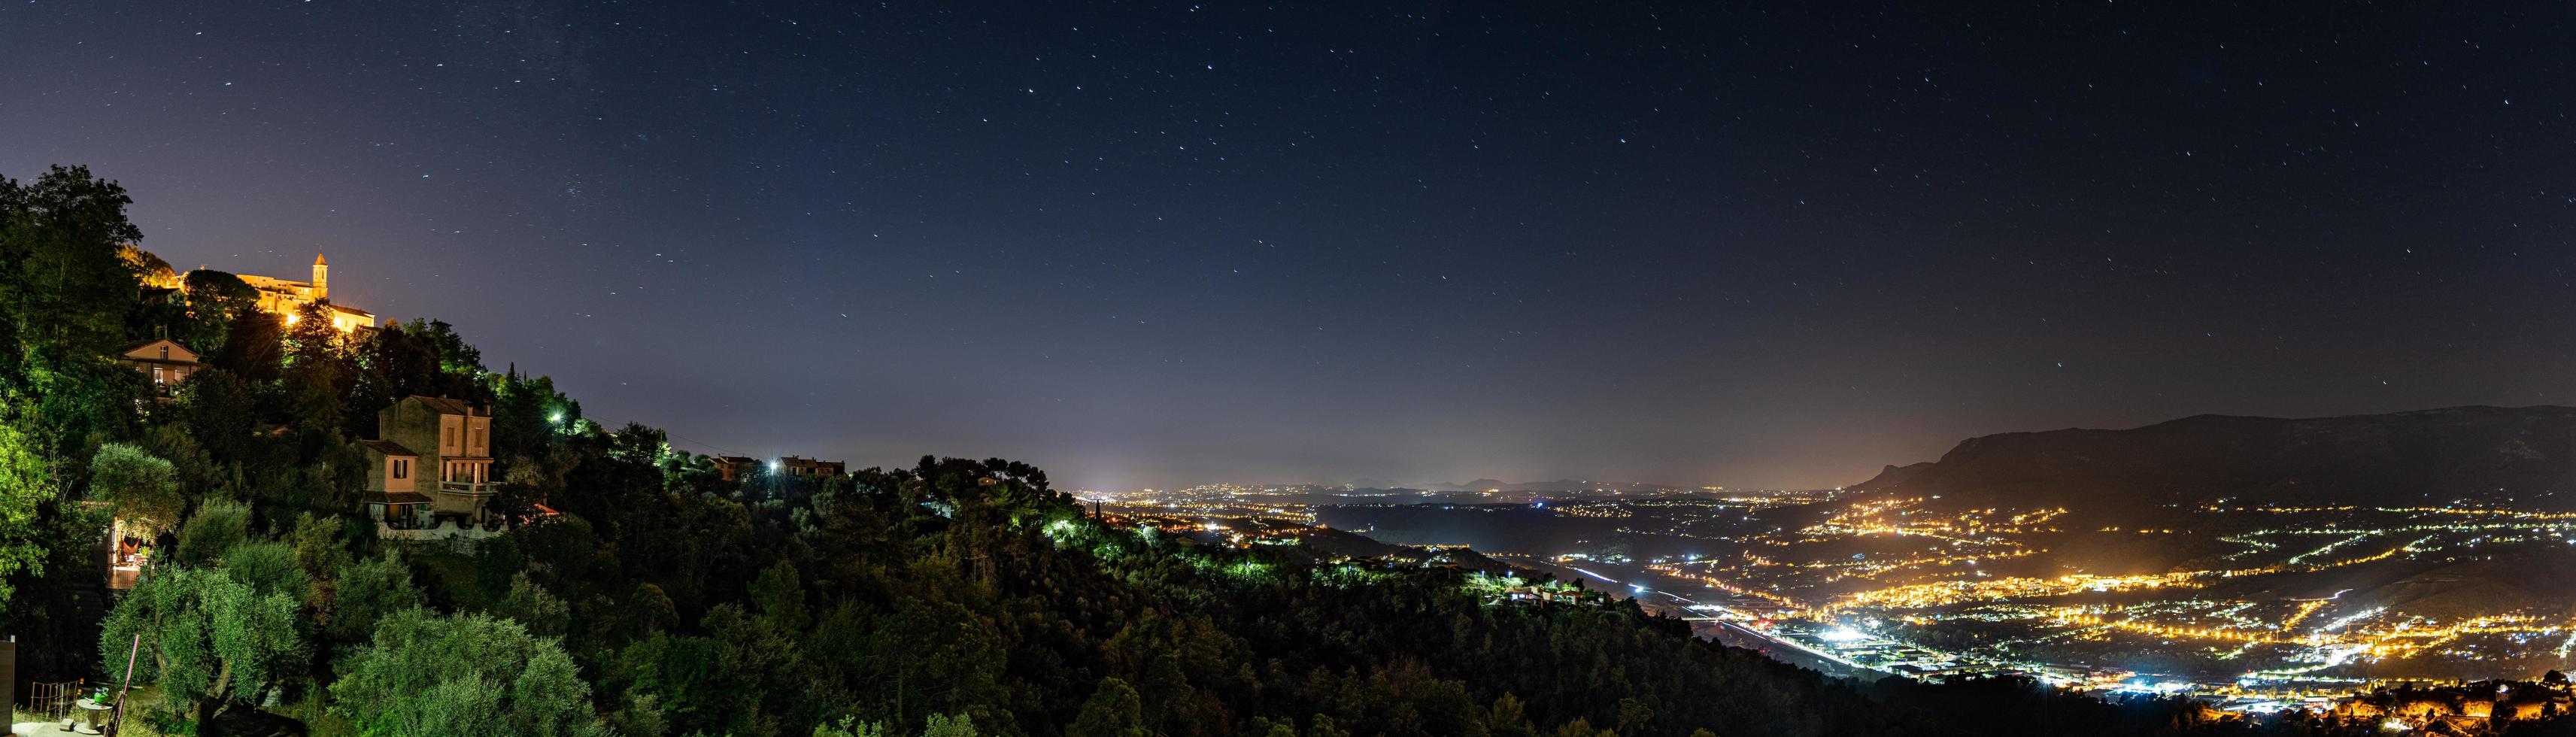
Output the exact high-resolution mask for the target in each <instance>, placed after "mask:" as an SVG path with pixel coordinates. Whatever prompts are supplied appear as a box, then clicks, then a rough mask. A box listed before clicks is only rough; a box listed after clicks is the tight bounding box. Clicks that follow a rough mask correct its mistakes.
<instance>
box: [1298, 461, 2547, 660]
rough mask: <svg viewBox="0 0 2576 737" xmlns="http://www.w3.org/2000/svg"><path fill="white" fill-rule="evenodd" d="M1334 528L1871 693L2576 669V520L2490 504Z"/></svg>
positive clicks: (1684, 500) (1524, 518)
mask: <svg viewBox="0 0 2576 737" xmlns="http://www.w3.org/2000/svg"><path fill="white" fill-rule="evenodd" d="M1315 514H1316V516H1317V517H1318V518H1319V519H1321V520H1322V522H1323V523H1324V524H1327V525H1335V526H1348V529H1352V530H1355V531H1359V532H1361V533H1362V534H1366V535H1371V536H1373V537H1378V538H1380V539H1383V540H1387V541H1390V542H1402V543H1409V544H1427V543H1444V542H1446V543H1468V544H1472V545H1474V546H1475V547H1476V548H1477V549H1478V550H1480V551H1483V552H1486V553H1488V554H1492V555H1495V556H1497V558H1498V559H1499V560H1504V561H1507V562H1510V563H1512V564H1514V565H1520V566H1526V567H1529V568H1531V569H1534V570H1541V571H1547V572H1550V573H1554V574H1556V575H1558V576H1559V577H1560V578H1562V579H1566V580H1579V581H1583V582H1585V583H1586V584H1588V585H1590V586H1593V587H1595V588H1607V589H1610V590H1612V591H1613V592H1614V593H1622V594H1628V595H1633V596H1635V597H1636V599H1637V601H1638V603H1639V604H1640V605H1642V606H1646V607H1648V608H1649V609H1653V610H1658V611H1664V612H1666V613H1669V614H1673V615H1677V616H1684V617H1688V618H1691V619H1694V620H1697V621H1699V622H1700V623H1701V629H1702V631H1703V633H1705V634H1708V635H1710V636H1713V637H1717V638H1719V639H1721V640H1726V641H1729V642H1731V643H1733V644H1739V645H1745V646H1748V647H1755V648H1757V649H1763V650H1766V651H1770V652H1772V653H1773V654H1774V655H1775V656H1781V657H1783V658H1784V659H1787V660H1791V661H1792V662H1797V663H1800V664H1802V665H1808V666H1810V667H1818V668H1820V669H1825V670H1828V671H1836V672H1841V673H1843V674H1846V675H1860V676H1865V677H1876V676H1883V675H1906V676H1910V677H1917V678H1934V679H1940V678H1952V677H1974V676H1991V675H2004V674H2020V675H2028V676H2032V677H2036V678H2040V679H2042V680H2046V681H2050V682H2055V683H2060V684H2064V685H2072V686H2079V687H2087V688H2097V689H2103V690H2129V691H2139V690H2146V691H2164V692H2171V691H2177V690H2190V691H2194V692H2197V693H2201V694H2205V695H2214V696H2218V697H2222V698H2227V699H2233V700H2234V701H2236V703H2238V704H2239V705H2240V706H2243V707H2245V708H2252V709H2277V708H2285V707H2288V706H2294V705H2296V702H2297V700H2298V699H2300V698H2303V697H2308V696H2313V695H2320V694H2330V693H2348V692H2350V691H2352V690H2353V689H2355V688H2356V687H2360V686H2366V685H2371V684H2386V683H2402V682H2416V681H2427V682H2451V681H2463V680H2475V679H2484V678H2519V677H2530V676H2534V675H2537V674H2539V673H2541V672H2543V671H2546V670H2550V669H2553V668H2560V667H2563V666H2562V663H2563V662H2564V661H2565V659H2566V658H2567V656H2568V655H2569V651H2570V649H2571V647H2576V627H2571V624H2576V622H2571V616H2570V614H2571V612H2576V601H2571V598H2576V597H2570V596H2569V595H2568V593H2569V592H2570V591H2571V590H2576V589H2571V587H2569V586H2568V585H2566V582H2565V581H2563V580H2560V579H2562V578H2564V577H2565V576H2567V575H2568V574H2567V573H2565V571H2566V570H2567V569H2568V568H2570V567H2571V565H2570V564H2576V542H2571V541H2576V514H2569V513H2565V512H2547V511H2531V510H2518V509H2513V508H2508V507H2504V506H2500V505H2494V504H2485V503H2478V502H2476V501H2474V500H2460V501H2459V502H2458V503H2454V504H2446V505H2439V506H2423V507H2354V506H2334V507H2288V506H2254V505H2243V504H2235V503H2230V502H2221V501H2212V502H2209V503H2205V504H2201V505H2176V506H2172V507H2166V508H2161V509H2155V510H2148V511H2144V512H2139V513H2135V514H2134V515H2132V516H2130V518H2129V519H2130V521H2129V522H2127V523H2125V524H2124V523H2120V522H2119V521H2118V520H2114V519H2109V518H2107V517H2106V515H2103V514H2098V513H2097V514H2087V513H2084V512H2080V511H2076V510H2070V509H2067V508H2064V507H2048V508H2038V509H2014V508H2003V507H1976V508H1961V507H1960V505H1957V504H1953V503H1948V501H1947V500H1943V499H1940V498H1937V497H1932V496H1905V495H1893V494H1874V493H1868V492H1862V491H1829V492H1815V493H1807V494H1777V495H1735V496H1730V497H1724V498H1715V497H1706V496H1691V497H1680V498H1648V499H1625V498H1614V499H1594V498H1581V499H1572V500H1566V501H1561V502H1556V503H1552V504H1549V503H1543V502H1532V503H1516V504H1458V503H1447V504H1441V503H1434V504H1413V505H1400V506H1399V505H1385V504H1377V505H1343V506H1334V507H1327V508H1323V509H1321V510H1320V511H1319V512H1317V513H1315ZM1568 536H1575V537H1574V539H1570V540H1569V539H1567V537H1568ZM1514 539H1518V540H1528V541H1532V542H1535V543H1540V544H1542V545H1544V544H1551V543H1552V544H1554V545H1556V546H1558V547H1556V548H1553V549H1530V548H1523V547H1518V546H1514V545H1513V544H1512V543H1511V542H1509V541H1510V540H1514Z"/></svg>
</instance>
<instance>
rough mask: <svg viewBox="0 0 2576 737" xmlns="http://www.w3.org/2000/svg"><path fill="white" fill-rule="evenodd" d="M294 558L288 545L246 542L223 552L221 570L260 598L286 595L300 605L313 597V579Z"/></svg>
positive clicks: (292, 549)
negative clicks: (260, 596) (261, 596)
mask: <svg viewBox="0 0 2576 737" xmlns="http://www.w3.org/2000/svg"><path fill="white" fill-rule="evenodd" d="M295 557H296V556H295V547H294V546H291V545H288V544H286V543H282V542H278V541H274V540H251V541H245V542H240V543H235V544H234V545H233V546H232V548H231V549H228V550H225V551H224V560H223V563H222V570H223V572H224V575H225V576H228V577H231V578H232V580H235V581H240V582H242V584H244V585H247V586H249V587H250V588H251V590H252V591H254V592H257V593H259V594H260V595H263V596H265V595H268V594H283V595H285V596H286V597H287V598H290V599H294V600H295V603H296V604H298V605H301V604H303V603H304V602H305V600H306V599H309V598H311V597H312V595H313V579H312V577H310V576H308V575H306V574H305V573H304V567H303V566H302V565H299V564H298V563H297V562H296V559H295Z"/></svg>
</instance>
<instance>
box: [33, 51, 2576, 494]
mask: <svg viewBox="0 0 2576 737" xmlns="http://www.w3.org/2000/svg"><path fill="white" fill-rule="evenodd" d="M1301 5H1302V4H1285V5H1262V4H1219V3H1206V4H1192V3H1130V2H1121V3H995V2H976V1H973V0H967V1H963V2H935V3H933V2H923V3H839V2H832V3H814V4H811V5H797V4H790V3H759V4H752V3H720V2H679V3H655V2H625V3H557V2H523V3H497V4H447V3H426V2H424V3H407V2H406V3H384V2H351V1H349V0H315V1H310V2H277V1H274V0H257V1H251V2H221V3H146V2H128V1H126V0H33V1H32V2H25V1H22V0H5V1H0V70H5V71H0V174H5V175H8V176H12V177H17V178H21V179H24V178H27V177H31V176H32V175H34V174H35V173H37V172H40V171H41V170H42V167H44V166H45V165H47V164H53V163H81V164H88V165H90V166H91V167H93V169H94V170H95V171H96V173H98V174H99V175H101V176H104V177H109V178H114V179H117V180H120V181H121V182H122V183H123V184H125V186H126V187H128V188H129V189H130V190H131V191H132V192H133V194H134V196H135V199H136V204H135V206H134V208H133V214H134V216H135V218H136V220H137V221H138V223H139V224H141V225H142V226H143V228H144V231H145V233H146V234H147V235H146V238H145V240H144V243H143V245H144V247H145V248H147V249H148V250H151V251H154V252H155V253H158V254H160V255H161V256H163V257H164V258H165V259H167V260H168V261H170V262H171V263H172V264H173V265H175V266H178V267H179V268H181V269H186V268H190V267H194V266H198V265H207V266H212V267H215V268H218V269H224V270H229V271H235V272H240V273H252V274H268V275H274V276H281V277H289V278H301V276H302V275H303V274H305V273H306V269H307V265H308V264H310V263H311V261H312V258H313V255H314V253H315V252H317V251H320V252H327V253H328V254H329V257H330V260H331V263H332V265H333V273H332V276H333V279H332V292H333V296H334V297H335V299H336V301H338V302H340V303H343V304H347V305H350V306H354V307H359V308H362V309H368V310H371V311H373V312H375V313H377V314H379V315H383V316H390V317H396V318H402V319H409V318H413V317H424V316H427V317H436V318H441V319H444V320H447V321H449V322H451V323H454V324H455V325H457V326H458V328H459V329H460V330H461V331H463V332H464V333H465V334H466V335H467V337H468V338H469V339H470V340H472V341H474V342H475V343H477V344H478V345H479V346H480V347H481V348H482V349H483V351H484V355H485V357H486V359H487V362H489V363H491V364H492V365H493V367H494V368H495V369H499V368H503V367H505V366H509V365H513V364H515V365H516V366H517V367H518V368H520V369H521V370H524V371H529V372H534V373H543V374H548V375H551V376H553V377H555V378H556V380H557V381H558V382H560V383H561V385H562V386H563V387H564V388H565V389H566V390H567V391H568V392H570V393H571V394H573V395H574V396H575V397H576V398H578V399H580V400H582V401H583V404H584V407H585V409H586V410H587V411H588V413H589V414H590V415H591V416H592V417H593V418H594V419H598V420H602V421H605V422H611V423H622V422H627V421H635V422H643V423H647V424H652V425H657V426H663V427H667V428H669V429H670V430H671V431H672V432H673V433H674V434H675V436H676V440H677V441H678V443H679V444H680V445H681V446H682V447H684V448H688V449H691V450H696V451H699V452H713V451H718V450H722V451H728V452H733V453H741V454H749V455H781V454H790V453H794V454H801V455H807V456H816V455H819V456H822V457H825V458H842V459H847V460H849V461H850V462H852V463H853V464H854V465H875V464H887V465H903V464H908V463H909V461H910V459H911V458H915V457H918V456H919V455H921V454H924V453H935V454H942V455H964V456H975V457H986V456H1000V457H1008V458H1013V459H1019V460H1027V461H1030V462H1032V463H1036V464H1038V465H1040V466H1042V467H1045V468H1048V469H1050V470H1051V471H1052V472H1053V474H1054V475H1055V477H1056V480H1057V483H1058V485H1059V486H1063V487H1068V488H1072V487H1089V488H1096V489H1131V488H1137V487H1158V488H1159V487H1170V486H1181V485H1188V484H1193V483H1201V482H1212V481H1242V482H1292V481H1321V482H1339V481H1347V480H1353V479H1382V480H1389V481H1403V482H1414V483H1424V482H1438V481H1465V480H1468V479H1472V478H1476V477H1479V476H1484V477H1494V478H1502V479H1508V480H1537V479H1550V478H1561V477H1572V478H1586V479H1605V480H1608V479H1616V480H1630V481H1644V482H1653V483H1672V484H1692V485H1698V484H1724V485H1730V486H1770V487H1816V486H1830V485H1839V484H1846V483H1852V482H1857V481H1860V480H1862V479H1865V478H1867V477H1868V476H1870V475H1871V474H1873V473H1875V472H1876V470H1877V469H1878V468H1879V466H1880V465H1882V464H1889V463H1907V462H1912V461H1919V460H1929V459H1932V458H1934V457H1937V456H1938V455H1939V454H1940V453H1941V452H1942V451H1944V450H1946V449H1947V448H1949V447H1950V446H1951V445H1952V444H1953V443H1955V442H1956V441H1958V440H1959V439H1961V438H1964V437H1968V436H1972V435H1978V434H1986V433H1994V432H2005V431H2015V430H2036V429H2049V428H2058V427H2068V426H2086V427H2121V426H2133V425H2139V424H2145V423H2149V422H2154V421H2158V420H2163V419H2170V418H2174V417H2180V416H2185V415H2192V414H2199V413H2230V414H2265V415H2283V416H2313V415H2330V414H2347V413H2363V412H2379V411H2394V410H2405V409H2420V408H2429V407H2438V406H2449V405H2459V404H2473V403H2479V404H2503V405H2529V404H2552V403H2556V404H2568V403H2576V288H2571V277H2570V270H2571V268H2576V248H2571V247H2570V243H2569V237H2570V231H2571V228H2576V222H2571V220H2570V216H2571V214H2576V121H2571V120H2570V119H2569V117H2568V115H2569V113H2570V111H2571V108H2576V105H2571V103H2570V100H2569V97H2568V96H2569V95H2570V94H2571V93H2576V67H2571V64H2576V27H2571V26H2576V18H2571V15H2570V13H2571V11H2570V10H2569V8H2570V7H2571V6H2569V5H2567V4H2565V3H2543V2H2516V1H2513V0H2507V1H2505V2H2495V3H2485V2H2480V3H2418V2H2405V3H2384V2H2383V3H2343V4H2336V5H2335V6H2334V7H2333V8H2332V10H2331V12H2309V11H2310V10H2311V8H2307V7H2293V6H2300V4H2296V3H2246V4H2242V5H2235V4H2216V3H2208V4H2200V3H2194V4H2181V5H2177V4H2171V3H2149V2H2098V1H2097V2H2064V3H2035V4H2034V3H1987V2H1957V3H1901V4H1897V3H1890V4H1868V3H1810V2H1767V3H1766V2H1742V3H1735V2H1727V3H1720V2H1683V3H1661V4H1645V3H1565V2H1527V3H1522V2H1497V3H1468V2H1434V3H1427V4H1426V3H1408V2H1391V3H1347V4H1340V5H1339V6H1330V5H1323V4H1317V5H1315V6H1304V7H1300V6H1301ZM1820 5H1823V6H1834V7H1817V6H1820Z"/></svg>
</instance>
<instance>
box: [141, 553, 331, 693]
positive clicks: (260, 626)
mask: <svg viewBox="0 0 2576 737" xmlns="http://www.w3.org/2000/svg"><path fill="white" fill-rule="evenodd" d="M300 608H301V605H300V604H299V603H298V602H297V601H296V600H295V599H294V598H293V597H292V596H289V595H287V594H285V593H270V594H261V593H259V592H258V591H257V590H256V589H254V588H253V587H252V586H251V585H250V584H247V583H244V582H241V581H237V580H234V579H233V578H232V577H231V576H229V575H226V574H225V573H223V572H218V571H213V570H206V569H198V568H178V567H170V566H156V567H155V568H154V569H153V571H152V575H150V576H147V577H145V578H144V579H143V580H142V582H141V583H138V584H136V585H135V587H134V590H133V591H130V592H127V594H126V595H125V599H124V600H122V601H119V602H118V603H117V606H116V609H115V611H113V612H110V613H109V614H108V618H107V623H106V625H105V627H103V628H102V631H101V633H100V635H99V651H100V653H101V654H102V655H103V656H105V663H104V665H105V670H106V672H109V673H122V672H124V671H125V667H126V652H127V646H128V644H129V643H132V642H134V641H135V640H134V638H136V637H140V638H141V651H142V653H143V655H144V657H143V658H141V659H139V662H136V663H135V669H134V672H135V680H136V681H137V682H142V683H157V684H159V685H160V686H161V689H162V692H163V693H164V694H166V695H167V696H168V699H169V703H170V704H172V705H173V706H174V707H175V706H181V705H186V706H193V707H194V711H195V718H196V719H198V720H199V721H203V720H205V719H209V718H212V717H213V716H214V715H215V713H216V712H217V711H218V710H220V709H221V708H222V707H224V706H226V705H229V704H249V703H255V702H256V701H258V700H259V699H260V698H261V697H262V696H264V695H266V694H267V693H268V690H269V688H270V687H272V686H274V685H276V684H277V683H278V682H279V681H281V680H283V679H284V677H285V676H287V675H288V674H290V673H293V672H295V671H297V670H300V668H301V665H300V663H298V662H297V661H296V659H295V657H294V656H295V655H296V654H297V652H298V649H299V646H300V645H301V637H300V636H299V634H298V631H297V629H296V614H297V612H298V610H299V609H300Z"/></svg>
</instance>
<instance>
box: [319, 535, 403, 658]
mask: <svg viewBox="0 0 2576 737" xmlns="http://www.w3.org/2000/svg"><path fill="white" fill-rule="evenodd" d="M420 605H421V593H420V587H418V586H415V585H413V584H412V580H411V567H409V566H406V565H403V561H402V556H401V555H399V554H396V553H390V552H389V553H386V554H384V556H383V557H379V558H371V559H368V560H363V561H358V562H355V563H351V564H349V565H348V566H347V567H344V568H342V569H340V588H339V591H338V592H337V595H336V597H335V598H334V599H333V601H332V607H331V618H330V620H329V624H328V625H327V628H326V629H325V633H326V634H328V635H330V637H331V639H332V640H333V641H337V642H351V643H355V642H363V641H365V640H366V639H367V638H368V637H369V636H371V635H373V634H374V633H375V631H376V625H377V624H378V623H379V622H381V621H383V620H384V618H385V617H387V616H391V615H392V614H394V613H395V612H400V611H405V610H408V609H411V608H413V607H417V606H420Z"/></svg>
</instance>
